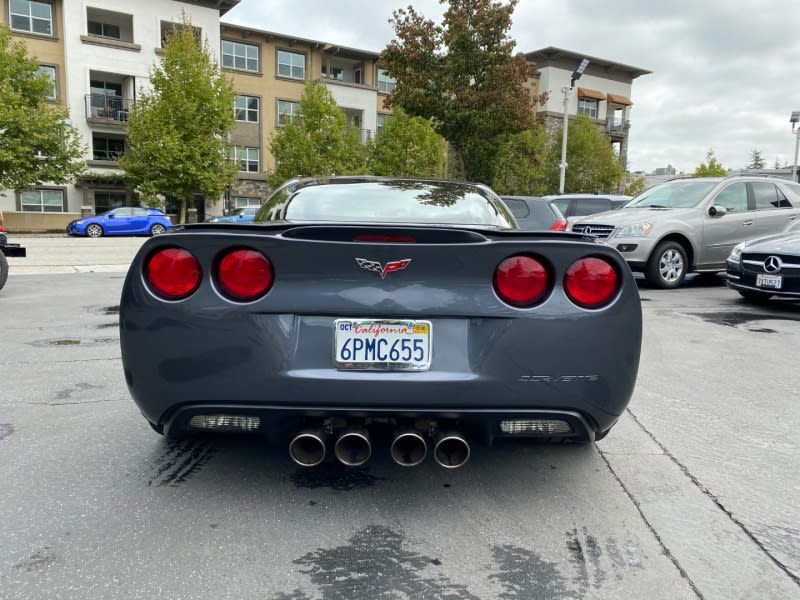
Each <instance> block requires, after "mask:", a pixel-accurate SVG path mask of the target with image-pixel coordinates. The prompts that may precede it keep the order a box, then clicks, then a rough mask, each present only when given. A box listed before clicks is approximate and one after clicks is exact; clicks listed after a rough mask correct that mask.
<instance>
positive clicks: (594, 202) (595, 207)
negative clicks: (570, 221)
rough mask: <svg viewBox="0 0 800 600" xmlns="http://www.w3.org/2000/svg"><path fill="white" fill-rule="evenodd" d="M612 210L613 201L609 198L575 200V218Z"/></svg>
mask: <svg viewBox="0 0 800 600" xmlns="http://www.w3.org/2000/svg"><path fill="white" fill-rule="evenodd" d="M607 210H611V200H609V199H607V198H592V197H591V196H590V197H588V198H575V216H576V217H583V216H586V215H593V214H595V213H599V212H605V211H607Z"/></svg>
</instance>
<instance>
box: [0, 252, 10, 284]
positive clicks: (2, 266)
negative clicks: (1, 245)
mask: <svg viewBox="0 0 800 600" xmlns="http://www.w3.org/2000/svg"><path fill="white" fill-rule="evenodd" d="M6 279H8V261H7V260H6V255H5V254H3V252H2V250H0V290H2V289H3V286H4V285H5V284H6Z"/></svg>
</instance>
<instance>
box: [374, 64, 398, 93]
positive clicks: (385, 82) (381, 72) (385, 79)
mask: <svg viewBox="0 0 800 600" xmlns="http://www.w3.org/2000/svg"><path fill="white" fill-rule="evenodd" d="M396 85H397V80H396V79H395V78H394V77H389V75H388V74H387V73H386V69H378V91H379V92H382V93H384V94H391V93H392V91H394V88H395V86H396Z"/></svg>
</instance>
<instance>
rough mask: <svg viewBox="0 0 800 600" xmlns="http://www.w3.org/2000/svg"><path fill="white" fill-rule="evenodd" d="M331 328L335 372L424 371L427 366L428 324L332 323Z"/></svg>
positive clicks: (429, 356)
mask: <svg viewBox="0 0 800 600" xmlns="http://www.w3.org/2000/svg"><path fill="white" fill-rule="evenodd" d="M333 326H334V332H335V333H334V348H333V353H334V362H335V363H336V366H337V368H339V369H357V370H378V371H426V370H428V369H429V368H430V366H431V323H430V321H416V320H410V319H409V320H405V319H404V320H389V319H379V320H376V319H336V320H335V321H334V325H333Z"/></svg>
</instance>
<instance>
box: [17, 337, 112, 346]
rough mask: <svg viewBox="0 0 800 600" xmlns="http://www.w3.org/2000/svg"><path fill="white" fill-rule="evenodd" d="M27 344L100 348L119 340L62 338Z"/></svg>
mask: <svg viewBox="0 0 800 600" xmlns="http://www.w3.org/2000/svg"><path fill="white" fill-rule="evenodd" d="M28 343H29V344H30V345H31V346H35V347H37V348H42V347H46V346H100V345H103V344H118V343H119V338H94V339H90V340H80V339H72V338H64V339H58V340H37V341H35V342H28Z"/></svg>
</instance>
